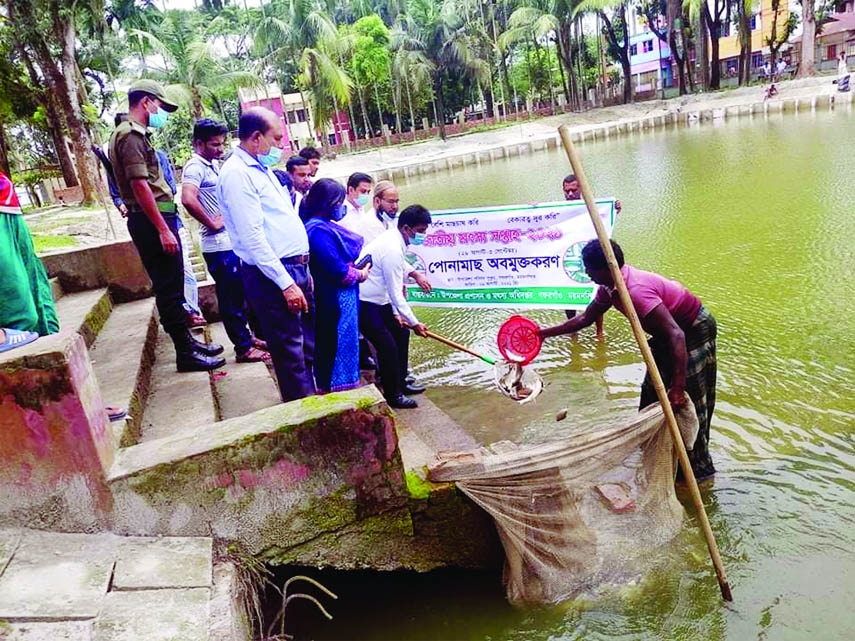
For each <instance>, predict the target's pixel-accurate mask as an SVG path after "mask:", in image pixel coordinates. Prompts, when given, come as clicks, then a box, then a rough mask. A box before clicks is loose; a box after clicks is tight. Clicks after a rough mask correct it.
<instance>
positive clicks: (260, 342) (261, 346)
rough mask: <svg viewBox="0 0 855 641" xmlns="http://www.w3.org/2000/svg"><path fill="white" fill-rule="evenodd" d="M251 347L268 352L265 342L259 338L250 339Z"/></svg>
mask: <svg viewBox="0 0 855 641" xmlns="http://www.w3.org/2000/svg"><path fill="white" fill-rule="evenodd" d="M252 346H253V347H257V348H258V349H260V350H263V351H265V352H268V351H270V350H268V349H267V341H263V340H261V339H260V338H256V337H255V336H253V337H252Z"/></svg>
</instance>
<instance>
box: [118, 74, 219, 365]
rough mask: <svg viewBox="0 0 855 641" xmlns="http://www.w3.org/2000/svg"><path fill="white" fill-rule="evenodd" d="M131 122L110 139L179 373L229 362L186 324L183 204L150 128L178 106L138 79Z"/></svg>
mask: <svg viewBox="0 0 855 641" xmlns="http://www.w3.org/2000/svg"><path fill="white" fill-rule="evenodd" d="M128 104H129V114H128V120H127V121H125V122H123V123H121V124H119V126H118V127H116V129H115V131H114V132H113V135H112V137H111V139H110V153H109V155H110V163H111V164H112V165H113V172H114V174H115V178H116V186H117V187H118V188H119V192H120V194H121V196H122V200H123V201H124V203H125V205H127V207H128V232H129V233H130V235H131V239H132V240H133V241H134V245H136V248H137V251H138V252H139V255H140V259H141V260H142V263H143V266H144V267H145V270H146V272H148V275H149V278H151V282H152V287H153V289H154V296H155V300H156V302H157V311H158V312H159V314H160V322H161V324H162V325H163V329H164V331H165V332H166V333H167V334H169V336H170V338H171V339H172V342H173V344H174V345H175V354H176V365H177V368H178V371H179V372H190V371H204V370H211V369H216V368H217V367H222V366H223V365H225V363H226V361H225V359H223V358H221V357H218V356H217V355H218V354H220V353H221V352H222V351H223V347H222V346H221V345H217V344H215V343H203V342H199V341H197V340H196V339H195V338H193V336H192V335H191V334H190V331H189V330H188V329H187V326H186V314H185V311H184V265H183V259H182V256H181V242H180V241H179V240H178V208H177V206H176V205H175V202H174V201H173V200H172V198H173V194H172V190H171V189H170V187H169V184H168V183H167V182H166V179H165V178H164V175H163V169H162V167H161V165H160V162H159V161H158V158H157V153H156V152H155V149H154V147H152V145H151V141H150V139H149V134H148V131H147V127H151V128H155V129H156V128H158V127H162V126H163V125H164V124H166V119H167V115H168V114H169V113H172V112H174V111H175V110H177V109H178V106H177V105H176V104H174V103H172V102H169V101H168V100H167V98H166V96H165V94H164V93H163V89H162V88H161V86H160V85H159V84H158V83H157V82H155V81H154V80H138V81H137V82H135V83H134V84H132V85H131V87H130V89H129V90H128Z"/></svg>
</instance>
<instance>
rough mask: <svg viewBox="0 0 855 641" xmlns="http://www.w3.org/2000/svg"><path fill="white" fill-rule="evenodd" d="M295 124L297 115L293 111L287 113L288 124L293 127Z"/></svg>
mask: <svg viewBox="0 0 855 641" xmlns="http://www.w3.org/2000/svg"><path fill="white" fill-rule="evenodd" d="M296 122H297V115H296V114H295V113H294V112H293V111H289V112H288V124H290V125H293V124H295V123H296Z"/></svg>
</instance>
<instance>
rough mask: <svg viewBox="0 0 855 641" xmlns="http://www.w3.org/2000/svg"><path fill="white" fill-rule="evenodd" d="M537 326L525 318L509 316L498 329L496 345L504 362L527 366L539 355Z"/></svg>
mask: <svg viewBox="0 0 855 641" xmlns="http://www.w3.org/2000/svg"><path fill="white" fill-rule="evenodd" d="M538 329H539V328H538V326H537V323H535V322H534V321H533V320H531V319H528V318H526V317H525V316H519V315H515V316H511V317H510V318H509V319H508V320H506V321H505V322H504V323H503V324H502V326H501V327H500V328H499V335H498V337H497V343H498V346H499V352H501V354H502V356H503V357H504V359H505V360H507V361H511V362H514V363H521V364H522V365H528V364H529V363H530V362H531V361H533V360H534V359H535V357H536V356H537V355H538V354H539V353H540V347H541V345H542V342H543V341H542V340H541V338H540V334H538Z"/></svg>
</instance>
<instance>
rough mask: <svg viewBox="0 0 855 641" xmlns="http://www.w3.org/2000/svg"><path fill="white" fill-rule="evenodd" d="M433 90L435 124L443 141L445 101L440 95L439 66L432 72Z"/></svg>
mask: <svg viewBox="0 0 855 641" xmlns="http://www.w3.org/2000/svg"><path fill="white" fill-rule="evenodd" d="M433 86H434V90H435V92H436V104H435V107H434V109H436V118H437V124H438V125H439V137H440V138H442V140H443V141H444V140H445V139H446V138H445V103H444V102H443V95H442V71H440V69H439V68H437V70H436V71H435V72H434V81H433Z"/></svg>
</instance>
